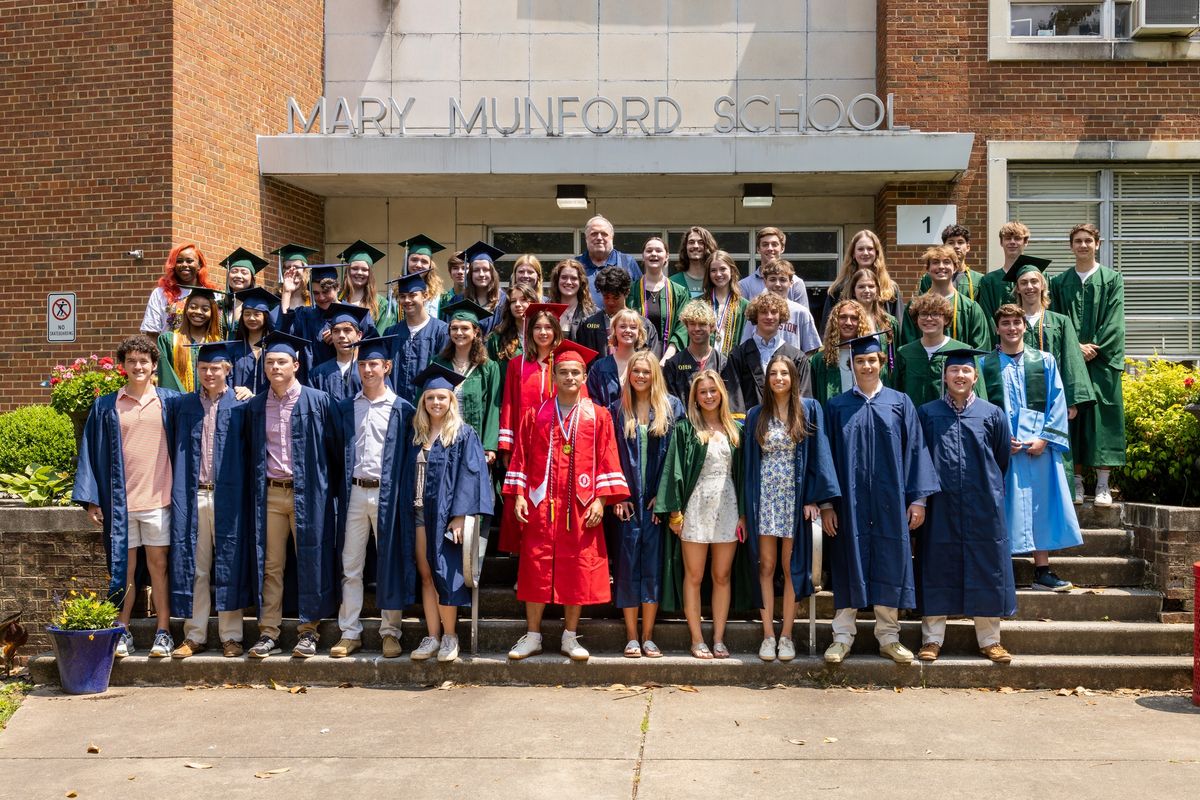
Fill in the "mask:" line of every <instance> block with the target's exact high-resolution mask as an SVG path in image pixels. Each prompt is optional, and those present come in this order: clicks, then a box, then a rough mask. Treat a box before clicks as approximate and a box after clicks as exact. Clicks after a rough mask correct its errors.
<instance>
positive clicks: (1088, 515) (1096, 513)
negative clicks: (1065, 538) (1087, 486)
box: [1075, 499, 1124, 529]
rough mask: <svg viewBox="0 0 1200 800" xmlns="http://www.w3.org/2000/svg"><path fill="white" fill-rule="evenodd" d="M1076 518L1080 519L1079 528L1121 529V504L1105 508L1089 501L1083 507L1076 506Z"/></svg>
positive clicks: (1122, 525)
mask: <svg viewBox="0 0 1200 800" xmlns="http://www.w3.org/2000/svg"><path fill="white" fill-rule="evenodd" d="M1075 516H1076V517H1078V518H1079V527H1081V528H1084V529H1087V528H1121V527H1124V524H1123V523H1122V522H1121V504H1120V503H1113V504H1112V505H1111V506H1108V507H1103V506H1096V505H1093V504H1092V501H1091V500H1090V499H1089V500H1088V501H1087V502H1086V503H1084V504H1083V505H1081V506H1075Z"/></svg>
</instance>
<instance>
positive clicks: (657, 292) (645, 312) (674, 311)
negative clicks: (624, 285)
mask: <svg viewBox="0 0 1200 800" xmlns="http://www.w3.org/2000/svg"><path fill="white" fill-rule="evenodd" d="M642 270H643V273H642V277H640V278H638V279H637V280H636V281H634V283H633V285H632V286H631V287H630V288H629V296H628V297H626V298H625V305H627V306H628V307H630V308H632V309H633V310H634V311H636V312H637V313H638V314H639V315H640V316H643V317H645V318H646V319H648V320H650V323H651V324H652V325H654V329H655V330H656V331H658V337H657V338H658V341H656V342H647V343H646V344H647V347H649V348H650V350H651V352H653V353H654V354H655V355H656V356H658V359H659V361H660V362H661V361H666V360H667V359H668V358H670V357H671V356H673V355H675V353H676V352H677V351H679V350H682V349H683V348H685V347H687V343H688V338H687V326H685V325H684V324H683V321H682V320H680V319H679V314H680V312H682V311H683V307H684V306H686V305H687V304H688V303H689V302H691V299H692V298H691V294H690V293H689V291H688V289H687V287H686V286H681V285H679V284H678V283H675V282H673V281H670V280H667V245H666V243H665V242H664V241H663V240H662V239H660V238H659V237H657V236H651V237H650V238H649V239H647V240H646V244H645V245H643V246H642Z"/></svg>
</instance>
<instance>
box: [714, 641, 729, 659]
mask: <svg viewBox="0 0 1200 800" xmlns="http://www.w3.org/2000/svg"><path fill="white" fill-rule="evenodd" d="M712 649H713V658H729V648H728V647H726V646H725V643H724V642H713V648H712Z"/></svg>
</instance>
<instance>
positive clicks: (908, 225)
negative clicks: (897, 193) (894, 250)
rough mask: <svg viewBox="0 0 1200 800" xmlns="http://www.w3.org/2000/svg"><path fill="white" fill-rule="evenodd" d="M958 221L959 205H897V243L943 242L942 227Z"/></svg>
mask: <svg viewBox="0 0 1200 800" xmlns="http://www.w3.org/2000/svg"><path fill="white" fill-rule="evenodd" d="M956 222H958V206H954V205H950V206H896V244H941V243H942V229H943V228H945V227H946V226H947V225H953V224H955V223H956Z"/></svg>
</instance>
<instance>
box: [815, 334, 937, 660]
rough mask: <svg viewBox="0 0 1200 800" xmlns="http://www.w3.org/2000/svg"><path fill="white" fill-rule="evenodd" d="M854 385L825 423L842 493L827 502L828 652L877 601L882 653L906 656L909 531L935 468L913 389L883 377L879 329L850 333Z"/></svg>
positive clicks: (833, 655)
mask: <svg viewBox="0 0 1200 800" xmlns="http://www.w3.org/2000/svg"><path fill="white" fill-rule="evenodd" d="M850 352H851V356H852V358H853V362H854V381H855V385H854V387H853V388H851V389H850V391H848V392H842V393H841V394H839V395H837V396H836V397H833V398H830V400H829V401H828V402H827V403H826V404H825V427H826V429H827V430H828V431H829V447H830V451H831V452H832V454H833V463H834V465H835V466H836V467H837V474H838V483H839V484H840V485H841V489H842V496H841V499H840V500H839V501H838V502H837V503H834V504H828V503H823V504H822V505H821V520H822V523H823V526H824V529H825V532H826V533H827V534H828V545H827V549H828V552H829V553H830V562H831V563H830V574H831V576H832V583H833V605H834V608H835V609H836V610H837V611H836V614H835V615H834V618H833V644H831V645H830V646H829V649H827V650H826V651H825V661H826V662H827V663H830V664H840V663H841V662H842V660H843V659H844V658H845V657H846V655H847V654H849V652H850V647H851V645H852V644H853V643H854V634H855V633H856V631H857V627H856V622H855V620H856V618H857V615H858V611H857V610H858V609H860V608H865V607H867V606H874V610H875V638H876V639H877V640H878V641H879V654H880V655H882V656H884V657H885V658H890V659H892V660H893V661H895V662H897V663H900V664H907V663H911V662H912V660H913V654H912V652H911V651H909V649H908V648H906V647H905V646H904V645H902V644H900V622H899V616H898V609H901V608H915V607H916V604H917V597H916V586H915V582H914V580H913V565H912V546H911V544H910V540H909V531H910V530H912V529H915V528H918V527H920V525H921V524H922V523H923V522H924V521H925V498H926V497H928V496H929V495H931V494H934V493H936V492H937V491H938V480H937V473H935V472H934V470H933V462H932V461H931V460H930V458H929V451H928V450H927V449H926V448H925V441H924V438H923V437H922V436H921V426H920V424H919V422H918V421H917V410H916V408H914V407H913V404H912V401H911V400H909V399H908V396H907V395H904V394H901V393H900V392H897V391H895V390H893V389H889V388H887V387H886V386H884V385H883V383H882V381H881V380H880V376H879V373H880V370H881V368H882V367H883V364H884V361H885V359H886V355H885V354H884V353H883V348H882V346H881V345H880V343H879V337H877V336H862V337H859V338H857V339H853V340H851V342H850Z"/></svg>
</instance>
